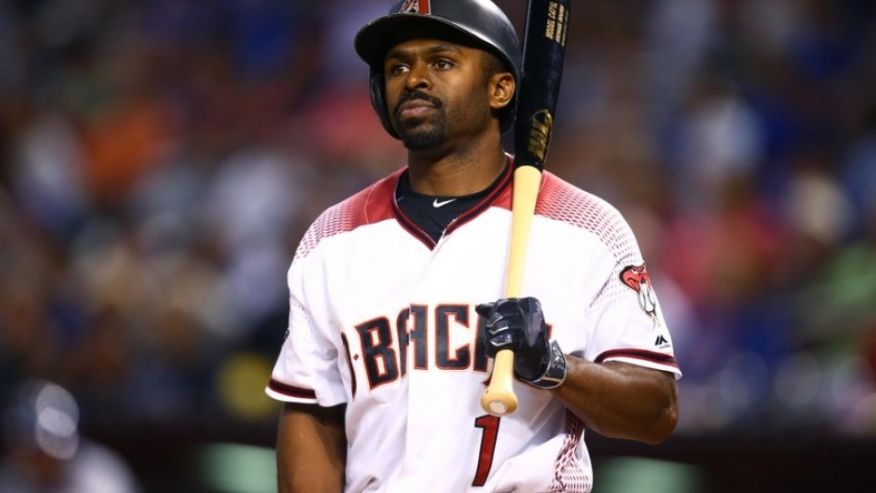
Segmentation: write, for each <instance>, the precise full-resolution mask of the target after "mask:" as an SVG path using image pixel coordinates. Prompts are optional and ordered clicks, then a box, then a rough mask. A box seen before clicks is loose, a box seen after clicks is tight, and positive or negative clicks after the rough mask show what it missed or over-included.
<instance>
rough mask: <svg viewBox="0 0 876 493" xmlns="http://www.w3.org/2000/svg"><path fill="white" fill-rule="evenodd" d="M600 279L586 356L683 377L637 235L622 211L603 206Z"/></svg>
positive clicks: (592, 309)
mask: <svg viewBox="0 0 876 493" xmlns="http://www.w3.org/2000/svg"><path fill="white" fill-rule="evenodd" d="M604 212H605V213H606V214H605V220H606V221H607V222H608V226H607V227H606V232H607V233H609V234H605V235H603V236H602V240H603V242H604V243H605V246H606V247H607V249H608V251H609V253H608V254H606V255H604V256H603V259H604V263H603V266H604V268H603V269H599V270H600V271H601V272H602V273H603V275H604V276H605V278H604V283H603V285H602V287H601V289H600V290H599V292H598V294H597V295H596V296H595V298H594V299H593V300H592V301H591V303H590V306H589V314H590V315H589V318H590V325H591V331H592V332H591V337H590V341H589V343H588V344H587V348H586V351H585V355H584V356H585V358H587V359H588V360H591V361H595V362H597V363H600V362H605V361H623V362H625V363H630V364H634V365H639V366H644V367H648V368H654V369H657V370H662V371H666V372H669V373H672V374H674V375H675V376H676V378H680V377H681V372H680V370H679V367H678V364H677V362H676V360H675V355H674V352H673V348H672V338H671V336H670V334H669V330H668V328H667V327H666V322H665V320H664V318H663V313H662V311H661V309H660V304H659V302H658V301H657V296H656V294H655V292H654V287H653V285H652V282H651V278H650V276H649V274H648V270H647V269H646V267H645V262H644V260H643V258H642V255H641V252H640V250H639V246H638V244H637V242H636V239H635V236H634V234H633V232H632V230H631V229H630V227H629V225H628V224H627V222H626V220H624V218H623V217H622V216H621V214H620V213H619V212H618V211H617V210H615V209H613V208H610V209H609V210H606V211H604Z"/></svg>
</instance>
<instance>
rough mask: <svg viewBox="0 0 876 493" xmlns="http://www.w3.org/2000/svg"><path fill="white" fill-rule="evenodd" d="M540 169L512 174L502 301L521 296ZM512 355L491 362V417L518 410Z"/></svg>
mask: <svg viewBox="0 0 876 493" xmlns="http://www.w3.org/2000/svg"><path fill="white" fill-rule="evenodd" d="M540 183H541V169H539V168H536V167H534V166H529V165H523V166H518V167H517V168H516V169H515V170H514V190H513V196H512V200H513V203H512V209H511V242H510V243H511V244H510V248H509V251H508V266H507V269H506V270H507V275H506V277H505V297H506V298H516V297H519V296H520V294H521V293H522V292H523V268H524V265H525V264H526V250H527V244H528V242H529V231H530V228H531V227H532V216H533V213H534V212H535V204H536V201H537V199H538V189H539V184H540ZM513 380H514V351H511V350H510V349H503V350H501V351H499V352H498V353H496V358H495V359H494V360H493V373H492V376H491V377H490V384H489V386H487V390H486V391H484V393H483V395H481V407H482V408H483V409H484V411H486V412H488V413H490V414H492V415H493V416H502V415H505V414H509V413H512V412H514V410H515V409H517V395H515V394H514V386H513V383H514V382H513Z"/></svg>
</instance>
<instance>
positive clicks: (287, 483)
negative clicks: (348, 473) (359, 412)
mask: <svg viewBox="0 0 876 493" xmlns="http://www.w3.org/2000/svg"><path fill="white" fill-rule="evenodd" d="M345 464H346V439H345V435H344V408H343V406H337V407H333V408H321V407H319V406H315V405H296V404H286V405H285V406H284V408H283V411H282V414H281V416H280V423H279V427H278V432H277V478H278V486H279V492H280V493H304V492H314V491H320V492H338V493H340V492H341V491H343V489H344V468H345Z"/></svg>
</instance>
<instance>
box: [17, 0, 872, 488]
mask: <svg viewBox="0 0 876 493" xmlns="http://www.w3.org/2000/svg"><path fill="white" fill-rule="evenodd" d="M498 3H499V4H500V5H501V6H502V7H503V8H505V9H506V11H507V12H508V13H509V16H510V17H511V18H512V20H513V21H514V23H515V25H516V26H518V28H519V29H521V30H522V24H523V17H524V2H523V1H514V2H511V1H507V0H506V1H499V2H498ZM388 7H389V2H388V1H386V0H357V1H355V2H354V1H352V0H322V1H319V2H312V1H304V0H216V1H195V0H189V1H187V0H139V1H126V2H118V1H111V0H0V403H2V405H3V407H4V408H7V407H9V406H11V405H12V403H13V402H14V399H15V395H16V394H15V391H16V389H17V388H19V387H20V385H21V384H22V383H25V382H28V381H31V379H35V378H37V379H48V380H51V381H53V382H57V383H59V384H60V385H63V386H64V387H65V388H67V389H68V390H70V391H71V392H72V393H73V395H75V397H76V399H77V401H78V404H79V409H80V416H81V419H80V431H81V433H82V434H83V436H89V437H91V438H93V439H94V440H96V441H99V442H100V443H103V444H104V445H107V446H108V447H110V448H112V449H113V450H115V451H116V452H117V453H118V454H119V455H120V456H121V457H122V458H124V460H125V461H126V462H127V463H128V464H129V466H130V467H131V470H132V471H133V473H134V475H135V477H136V478H137V480H138V481H139V483H140V484H141V486H142V488H143V489H144V491H161V492H174V491H180V492H182V491H186V492H197V491H205V492H244V491H254V492H255V491H271V488H272V487H273V486H272V485H273V481H274V479H273V478H274V476H273V474H274V470H273V467H274V466H273V455H272V450H271V449H270V447H272V442H273V430H274V424H275V420H276V415H277V405H276V404H275V403H273V402H271V401H269V400H268V399H267V398H266V397H264V395H263V393H262V388H263V385H264V383H265V381H266V379H267V376H268V373H269V371H270V367H271V365H272V362H273V359H274V357H275V356H276V353H277V351H278V349H279V344H280V341H281V339H282V337H283V332H284V330H285V317H286V288H285V271H286V268H287V266H288V263H289V261H290V259H291V257H292V254H293V252H294V248H295V245H296V243H297V241H298V239H299V238H300V237H301V235H302V233H303V230H304V228H305V227H306V226H307V225H308V224H309V222H310V221H311V220H312V219H313V218H314V217H315V216H316V214H317V213H318V212H319V211H320V210H322V209H323V208H325V207H326V206H328V205H331V204H332V203H334V202H336V201H338V200H340V199H342V198H343V197H345V196H346V195H348V194H350V193H352V192H355V191H356V190H358V189H359V188H361V187H363V186H364V185H366V184H367V183H369V182H370V181H371V180H373V179H375V178H377V177H379V176H382V175H383V174H385V173H387V172H389V171H391V170H394V169H396V168H397V167H399V166H400V165H402V164H403V161H404V154H403V152H401V149H400V146H399V145H398V144H397V143H396V142H395V141H392V140H391V139H390V138H389V137H388V136H386V135H385V134H384V132H383V130H382V129H381V127H380V125H379V123H378V121H377V119H376V117H375V116H374V115H373V113H372V111H371V108H370V106H369V102H368V93H367V68H366V67H365V66H364V64H363V63H362V62H361V61H359V60H358V58H356V55H355V54H354V52H353V49H352V37H353V35H354V34H355V32H356V30H358V28H359V27H361V26H362V25H363V24H364V23H365V22H366V21H367V20H368V19H370V18H373V17H375V16H378V15H381V14H382V13H384V12H385V11H386V10H387V9H388ZM874 14H876V5H874V3H873V2H870V1H867V0H836V1H828V0H665V1H657V0H615V1H611V2H608V1H601V0H576V2H575V3H574V5H573V16H572V18H573V20H572V28H571V31H570V34H569V38H568V43H569V46H568V50H567V51H568V58H567V62H566V63H567V65H566V71H565V77H564V81H563V90H562V97H561V101H562V104H561V107H560V110H559V112H558V124H557V128H556V132H557V133H556V135H555V137H554V143H553V147H552V149H551V151H550V155H549V159H548V161H549V165H548V166H549V168H550V169H551V170H553V171H554V172H556V173H557V174H558V175H560V176H561V177H563V178H565V179H567V180H569V181H571V182H573V183H575V184H577V185H579V186H581V187H583V188H585V189H587V190H590V191H592V192H594V193H597V194H599V195H601V196H603V197H604V198H606V199H608V200H609V201H611V202H612V203H614V204H615V205H616V206H618V208H619V209H620V210H621V211H622V212H623V213H624V215H625V216H626V217H627V218H628V220H629V221H630V222H631V223H632V225H633V228H634V229H635V230H636V231H637V234H638V236H639V240H640V243H641V246H642V248H643V250H644V253H645V257H646V259H647V260H648V264H649V270H650V271H651V272H652V278H653V279H654V283H655V285H656V288H657V290H658V293H659V295H660V297H661V302H662V304H663V307H664V310H665V312H666V318H667V320H668V321H669V323H670V324H671V328H672V331H673V335H674V339H675V342H676V355H677V357H678V360H679V362H680V364H681V367H682V369H683V371H684V373H685V376H684V378H683V379H682V380H681V381H680V382H679V390H680V397H681V421H680V423H679V427H678V430H677V432H676V433H675V434H674V436H673V437H672V438H671V439H670V440H669V441H667V442H666V443H665V444H663V445H661V446H659V447H656V448H652V447H647V446H639V445H636V444H633V443H629V442H623V441H614V440H606V439H603V438H601V437H598V436H595V434H591V435H590V437H591V438H590V441H591V452H592V454H593V455H594V456H595V457H596V468H597V471H596V472H597V481H596V489H595V491H596V492H598V493H611V492H620V491H650V492H652V493H653V492H661V491H666V492H699V491H704V492H723V491H727V492H731V491H746V492H758V491H764V492H766V491H770V492H774V491H845V490H846V489H848V490H849V491H851V490H852V489H856V487H858V486H861V485H864V484H867V483H865V482H864V481H865V479H866V478H869V477H870V474H871V471H872V466H871V464H872V463H873V462H872V461H873V459H874V457H876V446H874V443H876V442H874V440H876V194H874V192H876V90H874V88H876V15H874ZM3 434H4V437H5V438H6V440H5V441H4V442H3V445H2V447H3V449H2V451H3V452H4V453H5V454H6V455H9V454H10V453H11V451H13V450H14V449H15V447H17V446H19V445H18V444H17V443H16V442H15V440H12V439H11V435H14V433H11V432H10V431H9V429H8V427H7V428H6V429H4V432H3Z"/></svg>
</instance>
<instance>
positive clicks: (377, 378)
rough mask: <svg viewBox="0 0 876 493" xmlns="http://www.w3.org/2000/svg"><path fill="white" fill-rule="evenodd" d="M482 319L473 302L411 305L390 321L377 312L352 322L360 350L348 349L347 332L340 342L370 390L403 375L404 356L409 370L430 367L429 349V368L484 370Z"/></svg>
mask: <svg viewBox="0 0 876 493" xmlns="http://www.w3.org/2000/svg"><path fill="white" fill-rule="evenodd" d="M485 324H486V320H484V319H483V317H481V316H480V315H477V313H476V312H475V310H474V307H473V306H472V305H466V304H440V305H437V306H434V307H429V306H427V305H410V306H409V307H405V308H403V309H402V310H400V311H399V313H398V315H397V316H396V317H394V320H391V319H390V317H386V316H382V317H376V318H372V319H370V320H366V321H364V322H361V323H359V324H356V326H355V329H356V334H357V335H358V338H359V341H358V342H359V348H361V354H360V353H359V352H357V351H356V350H355V349H351V347H350V344H349V343H348V341H347V340H346V337H344V346H345V348H346V350H347V357H348V361H349V362H350V364H351V367H352V366H353V365H354V364H355V365H362V366H363V367H364V369H365V374H366V375H367V376H368V387H369V389H372V390H373V389H374V388H376V387H379V386H381V385H384V384H388V383H391V382H394V381H396V380H398V379H399V378H400V377H403V376H405V374H406V372H407V369H408V358H410V359H411V368H412V369H413V370H429V369H430V358H429V351H430V350H431V351H433V354H434V358H433V359H432V361H431V365H433V367H434V368H437V369H440V370H454V371H460V370H472V371H477V372H483V373H485V374H486V372H487V370H488V369H489V367H488V358H487V356H486V353H485V352H484V348H483V344H482V343H481V341H482V340H483V333H484V330H485ZM548 329H550V326H548ZM393 335H395V337H393ZM353 374H354V378H355V372H354V373H353Z"/></svg>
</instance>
